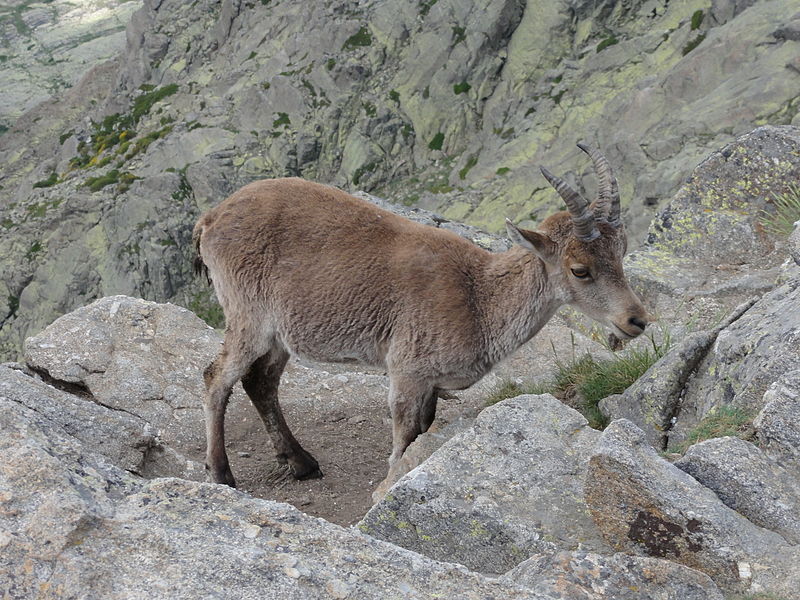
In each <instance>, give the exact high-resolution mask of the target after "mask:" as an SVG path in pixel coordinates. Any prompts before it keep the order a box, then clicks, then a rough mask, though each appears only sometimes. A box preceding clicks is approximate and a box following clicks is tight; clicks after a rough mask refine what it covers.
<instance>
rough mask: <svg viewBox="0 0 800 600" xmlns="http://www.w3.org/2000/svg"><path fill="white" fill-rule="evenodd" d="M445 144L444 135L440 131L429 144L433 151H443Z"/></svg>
mask: <svg viewBox="0 0 800 600" xmlns="http://www.w3.org/2000/svg"><path fill="white" fill-rule="evenodd" d="M443 143H444V134H443V133H442V132H441V131H440V132H439V133H437V134H436V135H435V136H433V139H431V141H430V142H429V143H428V148H430V149H431V150H441V149H442V144H443Z"/></svg>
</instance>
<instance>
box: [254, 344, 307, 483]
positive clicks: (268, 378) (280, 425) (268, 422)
mask: <svg viewBox="0 0 800 600" xmlns="http://www.w3.org/2000/svg"><path fill="white" fill-rule="evenodd" d="M288 360H289V354H288V353H287V352H286V350H284V349H283V348H281V347H279V346H278V345H277V344H276V345H275V346H273V348H272V350H270V351H269V352H268V353H266V354H264V355H263V356H261V357H260V358H259V359H258V360H256V361H255V362H254V363H253V365H252V366H251V367H250V369H249V370H248V371H247V373H246V374H245V376H244V377H243V378H242V385H243V386H244V390H245V391H246V392H247V395H248V396H250V400H251V401H252V402H253V406H255V407H256V410H257V411H258V414H259V415H260V416H261V420H262V421H263V422H264V426H265V427H266V428H267V433H268V434H269V437H270V439H271V440H272V444H273V446H275V454H276V457H277V459H278V461H279V462H281V463H284V464H288V465H289V468H290V469H291V470H292V475H294V477H295V478H296V479H310V478H314V477H322V472H321V471H320V469H319V463H318V462H317V461H316V460H315V459H314V457H313V456H311V454H309V453H308V452H306V451H305V450H304V449H303V447H302V446H301V445H300V443H299V442H298V441H297V440H296V439H295V437H294V436H293V435H292V432H291V430H290V429H289V426H288V425H287V424H286V420H285V419H284V417H283V411H281V406H280V404H279V403H278V385H279V384H280V380H281V374H282V373H283V369H284V367H285V366H286V362H287V361H288Z"/></svg>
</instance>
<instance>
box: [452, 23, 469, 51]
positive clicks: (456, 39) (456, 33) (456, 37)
mask: <svg viewBox="0 0 800 600" xmlns="http://www.w3.org/2000/svg"><path fill="white" fill-rule="evenodd" d="M465 39H467V30H466V29H464V28H463V27H461V26H460V25H453V41H452V44H453V46H455V45H457V44H460V43H461V42H463V41H464V40H465Z"/></svg>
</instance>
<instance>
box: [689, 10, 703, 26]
mask: <svg viewBox="0 0 800 600" xmlns="http://www.w3.org/2000/svg"><path fill="white" fill-rule="evenodd" d="M703 16H704V15H703V11H702V10H696V11H694V14H692V31H694V30H695V29H700V25H702V24H703Z"/></svg>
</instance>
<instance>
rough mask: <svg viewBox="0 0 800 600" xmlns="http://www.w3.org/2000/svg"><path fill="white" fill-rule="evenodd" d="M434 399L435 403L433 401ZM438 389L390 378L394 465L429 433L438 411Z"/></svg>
mask: <svg viewBox="0 0 800 600" xmlns="http://www.w3.org/2000/svg"><path fill="white" fill-rule="evenodd" d="M432 398H433V401H431V399H432ZM435 398H436V396H435V390H434V389H433V386H430V385H428V384H426V383H424V382H422V381H421V380H420V379H419V378H416V377H410V376H404V375H390V382H389V408H390V409H391V412H392V455H391V456H390V457H389V466H390V467H391V466H392V465H394V464H395V463H396V462H397V461H398V460H400V457H401V456H403V452H405V449H406V448H408V446H409V444H411V442H413V441H414V440H415V439H417V436H418V435H419V434H420V433H422V431H423V430H427V428H428V427H429V426H430V424H431V422H432V421H433V414H434V413H435V412H436V402H435Z"/></svg>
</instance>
